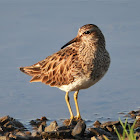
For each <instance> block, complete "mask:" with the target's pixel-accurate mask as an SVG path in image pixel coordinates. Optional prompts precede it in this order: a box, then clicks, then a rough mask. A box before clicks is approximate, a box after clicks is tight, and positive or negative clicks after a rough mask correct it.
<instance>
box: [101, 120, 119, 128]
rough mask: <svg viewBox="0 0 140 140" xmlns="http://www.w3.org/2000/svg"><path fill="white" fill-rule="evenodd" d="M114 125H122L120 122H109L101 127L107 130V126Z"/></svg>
mask: <svg viewBox="0 0 140 140" xmlns="http://www.w3.org/2000/svg"><path fill="white" fill-rule="evenodd" d="M113 125H120V122H119V121H108V122H105V123H103V124H101V126H100V127H101V128H105V127H107V126H113Z"/></svg>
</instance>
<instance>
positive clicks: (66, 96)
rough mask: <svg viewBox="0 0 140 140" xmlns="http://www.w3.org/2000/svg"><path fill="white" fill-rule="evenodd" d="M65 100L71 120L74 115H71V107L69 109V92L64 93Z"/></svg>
mask: <svg viewBox="0 0 140 140" xmlns="http://www.w3.org/2000/svg"><path fill="white" fill-rule="evenodd" d="M65 100H66V103H67V106H68V109H69V112H70V119H71V120H72V119H73V118H74V115H73V112H72V109H71V106H70V102H69V100H70V99H69V92H66V95H65Z"/></svg>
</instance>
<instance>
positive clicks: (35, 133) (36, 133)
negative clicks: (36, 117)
mask: <svg viewBox="0 0 140 140" xmlns="http://www.w3.org/2000/svg"><path fill="white" fill-rule="evenodd" d="M31 136H33V137H37V136H38V137H39V136H40V134H39V132H37V131H33V132H32V134H31Z"/></svg>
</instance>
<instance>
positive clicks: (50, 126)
mask: <svg viewBox="0 0 140 140" xmlns="http://www.w3.org/2000/svg"><path fill="white" fill-rule="evenodd" d="M57 126H58V124H57V122H56V121H53V122H51V123H50V125H49V126H47V127H45V132H51V131H54V130H55V129H56V127H57Z"/></svg>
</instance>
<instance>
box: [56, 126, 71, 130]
mask: <svg viewBox="0 0 140 140" xmlns="http://www.w3.org/2000/svg"><path fill="white" fill-rule="evenodd" d="M70 129H71V127H70V126H57V127H56V131H61V130H70Z"/></svg>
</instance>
